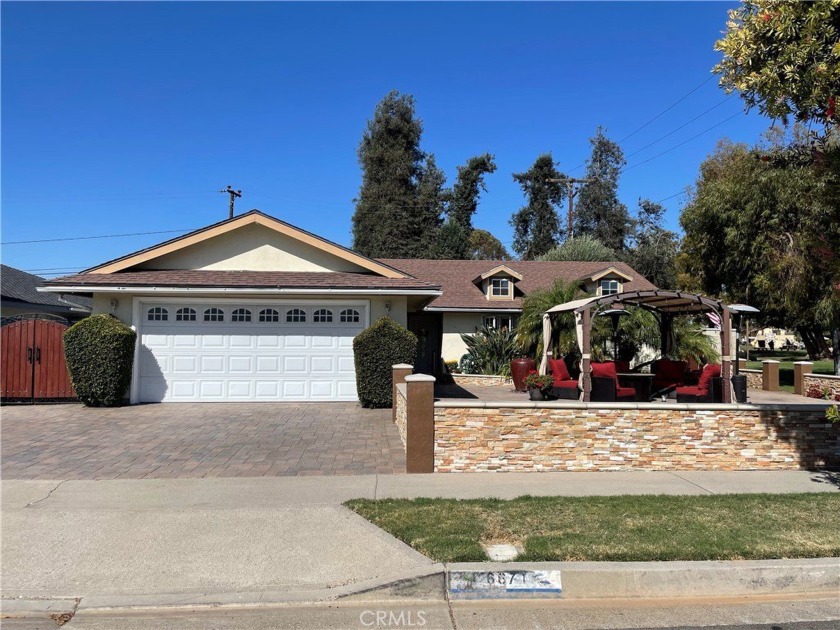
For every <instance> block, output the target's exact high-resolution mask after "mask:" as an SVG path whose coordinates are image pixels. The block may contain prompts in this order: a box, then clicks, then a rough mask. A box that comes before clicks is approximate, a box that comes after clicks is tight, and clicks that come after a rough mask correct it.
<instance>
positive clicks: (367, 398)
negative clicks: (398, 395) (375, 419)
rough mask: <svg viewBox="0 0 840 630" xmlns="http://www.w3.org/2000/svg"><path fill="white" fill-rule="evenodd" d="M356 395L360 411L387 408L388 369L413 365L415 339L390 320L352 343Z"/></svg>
mask: <svg viewBox="0 0 840 630" xmlns="http://www.w3.org/2000/svg"><path fill="white" fill-rule="evenodd" d="M353 355H354V358H355V363H356V392H357V393H358V395H359V401H360V402H361V403H362V406H363V407H390V406H391V404H392V399H391V386H392V384H391V378H392V377H391V367H392V366H394V365H396V364H397V363H408V364H410V365H414V360H415V359H416V358H417V337H416V336H415V335H414V333H412V332H410V331H408V330H407V329H405V328H403V327H402V326H400V325H399V324H398V323H397V322H395V321H394V320H393V319H391V318H390V317H383V318H381V319H379V320H377V321H376V322H374V324H373V325H372V326H370V327H368V328H366V329H365V330H363V331H362V332H361V333H359V334H358V335H357V336H356V338H355V339H354V340H353Z"/></svg>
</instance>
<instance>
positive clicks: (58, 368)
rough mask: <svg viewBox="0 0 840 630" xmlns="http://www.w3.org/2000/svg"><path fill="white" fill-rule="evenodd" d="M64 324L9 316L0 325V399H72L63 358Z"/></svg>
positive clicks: (28, 400) (74, 395)
mask: <svg viewBox="0 0 840 630" xmlns="http://www.w3.org/2000/svg"><path fill="white" fill-rule="evenodd" d="M65 330H67V324H66V323H64V322H63V321H56V320H54V319H40V318H38V319H28V318H25V319H13V320H12V321H10V322H9V323H7V324H5V325H4V326H3V327H2V328H0V371H2V374H0V400H2V401H3V402H61V401H69V400H74V399H75V398H76V392H75V391H73V386H72V385H71V383H70V375H69V374H68V372H67V364H66V363H65V361H64V345H63V342H62V334H63V333H64V331H65Z"/></svg>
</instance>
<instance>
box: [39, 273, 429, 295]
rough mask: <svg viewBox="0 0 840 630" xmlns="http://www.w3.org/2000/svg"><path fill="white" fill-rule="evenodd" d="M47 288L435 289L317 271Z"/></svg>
mask: <svg viewBox="0 0 840 630" xmlns="http://www.w3.org/2000/svg"><path fill="white" fill-rule="evenodd" d="M46 284H47V285H48V286H91V287H93V286H111V285H115V286H131V287H148V286H158V287H220V288H221V287H234V288H251V289H274V288H284V289H285V288H292V289H406V290H421V289H426V290H436V289H438V288H439V287H438V286H437V285H435V284H432V283H429V282H426V281H424V280H418V279H415V278H384V277H382V276H377V275H373V274H364V273H338V272H317V271H212V270H192V269H189V270H187V269H184V270H181V269H173V270H162V271H126V272H117V273H109V274H104V273H103V274H97V273H80V274H76V275H73V276H64V277H62V278H55V279H53V280H50V281H49V282H47V283H46Z"/></svg>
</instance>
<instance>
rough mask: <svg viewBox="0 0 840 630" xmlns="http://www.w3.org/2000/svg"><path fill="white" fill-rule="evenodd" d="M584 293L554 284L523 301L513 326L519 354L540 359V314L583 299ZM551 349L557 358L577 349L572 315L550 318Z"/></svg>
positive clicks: (578, 289) (577, 288)
mask: <svg viewBox="0 0 840 630" xmlns="http://www.w3.org/2000/svg"><path fill="white" fill-rule="evenodd" d="M584 296H585V293H583V291H581V290H580V288H579V287H578V286H577V285H576V284H573V283H567V282H565V281H563V280H562V279H559V280H557V281H556V282H555V283H554V285H553V286H552V287H551V288H550V289H537V290H536V291H533V292H532V293H531V294H529V295H528V296H526V297H525V299H524V300H523V301H522V315H521V316H520V318H519V323H518V324H517V326H516V342H517V345H518V346H519V350H520V351H521V352H522V353H523V354H525V355H526V356H529V357H539V356H541V355H542V352H543V323H542V321H543V313H545V312H546V311H547V310H548V309H550V308H551V307H552V306H557V305H558V304H563V303H565V302H571V301H572V300H577V299H578V298H581V297H584ZM551 345H552V349H553V350H554V351H556V352H559V353H560V354H564V355H565V354H570V353H573V352H575V351H576V349H577V337H576V334H575V318H574V316H573V315H572V314H571V313H560V314H558V315H556V316H555V317H554V318H553V326H552V339H551Z"/></svg>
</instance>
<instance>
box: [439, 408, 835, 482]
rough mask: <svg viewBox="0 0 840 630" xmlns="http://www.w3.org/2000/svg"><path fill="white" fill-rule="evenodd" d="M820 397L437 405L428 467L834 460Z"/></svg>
mask: <svg viewBox="0 0 840 630" xmlns="http://www.w3.org/2000/svg"><path fill="white" fill-rule="evenodd" d="M825 408H826V406H825V405H761V406H759V405H710V404H707V405H702V404H695V405H686V404H662V405H635V406H634V405H621V404H612V405H609V404H605V403H599V404H589V405H587V404H585V403H568V404H561V403H536V404H534V403H532V404H528V403H508V404H503V403H499V404H498V405H495V406H494V405H491V403H472V404H470V403H465V402H464V401H461V402H460V403H459V402H457V401H439V402H437V403H436V404H435V410H434V414H435V418H434V423H435V449H434V469H435V471H436V472H478V471H510V472H514V471H614V470H794V469H817V468H825V467H829V468H836V467H838V466H840V426H838V425H834V424H832V423H830V422H829V421H827V420H826V419H825Z"/></svg>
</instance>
